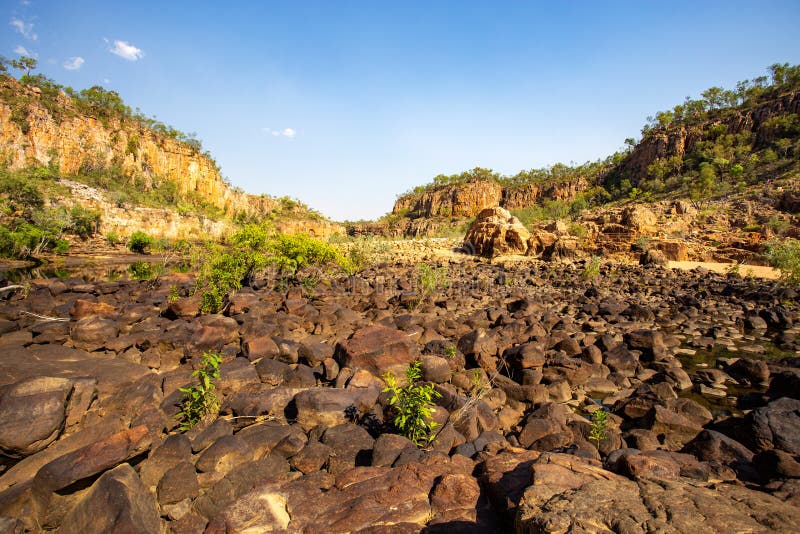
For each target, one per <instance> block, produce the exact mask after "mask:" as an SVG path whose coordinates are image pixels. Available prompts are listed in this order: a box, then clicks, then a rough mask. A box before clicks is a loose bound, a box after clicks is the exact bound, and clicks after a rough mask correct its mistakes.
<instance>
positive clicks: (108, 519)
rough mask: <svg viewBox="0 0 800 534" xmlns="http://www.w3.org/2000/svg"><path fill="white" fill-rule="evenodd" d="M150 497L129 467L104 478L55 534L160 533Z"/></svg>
mask: <svg viewBox="0 0 800 534" xmlns="http://www.w3.org/2000/svg"><path fill="white" fill-rule="evenodd" d="M158 515H159V514H158V508H157V506H156V501H155V498H154V497H153V494H152V493H150V492H149V491H147V488H145V487H144V484H142V481H141V480H139V477H138V476H137V475H136V471H134V470H133V468H132V467H131V466H130V465H128V464H122V465H120V466H119V467H117V468H115V469H112V470H111V471H108V472H107V473H105V474H103V476H101V477H100V478H99V479H97V482H95V483H94V484H93V485H92V487H91V488H89V491H88V492H87V493H86V494H84V495H83V496H82V497H81V499H80V501H79V502H78V504H77V505H76V506H75V507H74V508H73V509H72V510H71V511H70V512H69V513H68V514H67V516H66V517H65V518H64V521H63V522H62V523H61V526H60V528H59V529H58V532H60V533H64V534H68V533H81V534H94V533H97V534H104V533H106V532H130V533H134V532H160V531H161V523H160V521H159V518H158Z"/></svg>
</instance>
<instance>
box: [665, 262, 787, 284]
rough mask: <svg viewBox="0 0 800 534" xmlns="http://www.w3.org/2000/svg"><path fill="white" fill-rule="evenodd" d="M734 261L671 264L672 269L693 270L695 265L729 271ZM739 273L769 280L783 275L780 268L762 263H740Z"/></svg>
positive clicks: (716, 270) (718, 270) (716, 271)
mask: <svg viewBox="0 0 800 534" xmlns="http://www.w3.org/2000/svg"><path fill="white" fill-rule="evenodd" d="M732 265H736V264H734V263H713V262H709V261H671V262H669V266H670V267H671V268H672V269H682V270H687V271H688V270H691V269H694V268H695V267H703V268H704V269H708V270H709V271H714V272H715V273H722V274H725V273H727V272H728V271H729V270H730V268H731V266H732ZM739 274H740V275H741V276H754V277H756V278H764V279H767V280H777V279H778V278H780V276H781V272H780V271H779V270H778V269H773V268H772V267H764V266H762V265H740V266H739Z"/></svg>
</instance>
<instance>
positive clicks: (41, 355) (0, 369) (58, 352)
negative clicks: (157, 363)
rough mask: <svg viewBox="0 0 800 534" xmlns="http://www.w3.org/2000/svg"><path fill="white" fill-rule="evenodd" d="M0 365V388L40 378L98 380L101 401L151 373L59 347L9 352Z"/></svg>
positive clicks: (124, 362) (49, 346)
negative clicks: (87, 378)
mask: <svg viewBox="0 0 800 534" xmlns="http://www.w3.org/2000/svg"><path fill="white" fill-rule="evenodd" d="M0 362H2V363H1V364H0V385H4V384H13V383H15V382H19V381H20V380H23V379H25V378H31V377H40V376H49V377H57V378H59V377H60V378H76V377H86V376H91V377H94V378H97V393H98V398H101V399H102V398H103V397H105V396H108V395H110V394H112V393H114V392H115V391H118V390H119V389H121V388H122V387H124V386H126V385H128V384H131V383H133V382H135V381H136V380H137V379H139V378H141V377H142V376H144V375H146V374H149V373H150V370H149V369H148V368H147V367H146V366H143V365H139V364H136V363H132V362H129V361H126V360H121V359H109V358H98V357H95V356H92V355H91V354H89V353H88V352H85V351H82V350H78V349H71V348H68V347H63V346H61V345H42V346H35V347H34V346H32V347H29V348H16V349H10V350H7V351H4V352H3V354H2V355H0Z"/></svg>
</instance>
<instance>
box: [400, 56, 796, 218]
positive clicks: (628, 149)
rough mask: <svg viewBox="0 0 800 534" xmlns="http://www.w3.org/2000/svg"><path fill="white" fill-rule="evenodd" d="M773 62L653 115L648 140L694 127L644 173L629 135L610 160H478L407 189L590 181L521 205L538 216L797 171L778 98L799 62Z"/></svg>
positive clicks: (716, 189) (703, 195)
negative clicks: (765, 114) (511, 170)
mask: <svg viewBox="0 0 800 534" xmlns="http://www.w3.org/2000/svg"><path fill="white" fill-rule="evenodd" d="M768 70H769V76H759V77H757V78H754V79H752V80H746V81H742V82H739V83H738V84H737V85H736V88H735V89H732V90H728V89H723V88H720V87H712V88H710V89H707V90H706V91H703V93H702V94H701V98H699V99H692V98H689V97H687V98H686V100H685V101H684V102H683V103H682V104H679V105H677V106H675V107H674V108H673V109H671V110H668V111H662V112H659V113H656V114H655V116H653V117H648V120H647V124H646V125H645V126H644V128H643V129H642V140H641V143H648V142H652V141H653V140H654V139H657V138H659V136H669V135H672V134H679V133H687V134H690V135H688V138H690V141H691V142H687V143H686V148H687V150H686V152H685V153H684V154H682V155H678V154H669V155H668V156H667V157H664V158H660V159H656V160H655V161H653V162H652V163H650V164H649V166H648V167H647V170H646V173H645V174H644V175H637V174H635V173H633V172H632V171H631V170H630V167H631V165H630V163H631V162H632V161H633V160H634V159H635V158H637V157H638V156H639V155H638V154H637V153H636V150H635V149H636V147H637V146H638V145H637V142H636V141H635V140H634V139H632V138H629V139H626V140H625V147H624V148H623V149H622V150H621V151H619V152H617V153H615V154H613V155H611V156H609V157H608V158H606V159H604V160H598V161H595V162H586V163H583V164H580V165H565V164H563V163H556V164H554V165H552V166H549V167H544V168H539V169H531V170H526V171H520V172H518V173H517V174H515V175H513V176H504V175H501V174H499V173H497V172H494V171H492V170H491V169H484V168H480V167H478V168H475V169H472V170H470V171H465V172H462V173H457V174H452V175H449V176H448V175H442V174H440V175H438V176H436V177H434V178H433V180H432V181H431V182H430V183H428V184H425V185H420V186H418V187H415V188H414V189H412V190H410V191H407V192H406V193H403V194H402V195H400V197H403V196H407V195H412V196H413V195H419V194H422V193H425V192H428V191H433V190H437V189H441V188H444V187H447V186H453V185H462V184H465V183H469V182H475V181H492V182H495V183H497V184H500V185H501V186H503V187H505V188H515V187H524V186H528V185H536V186H539V187H542V186H552V185H556V184H559V183H564V182H568V181H577V180H583V181H584V182H585V183H586V184H587V188H588V189H587V191H585V192H584V193H582V194H580V195H579V196H578V197H577V198H576V199H574V200H572V201H556V200H552V199H544V200H543V201H542V203H541V204H539V205H535V206H530V207H528V208H525V209H524V210H520V211H519V213H517V214H518V215H521V216H522V217H523V218H525V219H526V220H528V221H536V220H541V219H544V218H569V217H570V215H572V216H574V215H575V213H576V212H577V213H579V212H580V211H581V210H582V209H584V208H585V207H587V206H591V205H592V204H599V203H603V202H606V201H609V200H614V199H621V198H630V199H634V200H636V199H641V200H651V199H655V198H657V197H659V196H665V195H674V196H681V197H686V198H690V199H691V200H693V201H694V202H696V203H698V204H701V203H703V202H704V201H705V200H707V199H709V198H712V197H715V196H720V195H725V194H729V193H734V192H737V191H742V190H743V189H744V188H746V187H747V186H749V185H752V184H756V183H760V182H763V181H764V180H768V179H773V178H780V177H782V176H787V175H792V174H794V173H797V172H798V171H799V170H800V169H799V167H800V166H798V155H800V117H798V114H797V113H791V112H789V111H781V106H780V105H773V104H774V103H775V102H777V101H778V100H779V99H781V98H784V97H787V96H789V95H793V94H796V93H797V91H799V90H800V66H796V65H790V64H788V63H783V64H774V65H771V66H770V67H769V69H768ZM760 106H767V107H770V106H772V107H771V108H770V117H769V118H768V119H767V120H766V121H764V122H763V123H758V124H749V123H747V122H746V121H741V120H739V119H741V118H742V117H744V116H745V115H746V114H747V113H749V112H751V111H753V110H755V109H756V108H759V107H760ZM754 128H757V130H755V129H754Z"/></svg>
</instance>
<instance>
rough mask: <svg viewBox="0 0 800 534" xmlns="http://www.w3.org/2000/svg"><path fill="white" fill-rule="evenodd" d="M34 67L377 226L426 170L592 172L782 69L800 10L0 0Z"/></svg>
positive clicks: (15, 43)
mask: <svg viewBox="0 0 800 534" xmlns="http://www.w3.org/2000/svg"><path fill="white" fill-rule="evenodd" d="M0 16H2V17H5V19H6V22H5V29H4V30H3V31H0V54H3V55H5V56H8V57H16V55H17V53H18V52H20V51H23V49H24V50H25V51H27V52H28V53H31V54H36V56H37V57H38V59H39V64H40V69H39V70H40V71H41V72H43V73H45V74H46V75H48V76H50V77H52V78H54V79H55V80H56V81H58V82H60V83H62V84H65V85H71V86H73V87H75V88H84V87H89V86H91V85H94V84H103V85H105V86H106V87H107V88H109V89H114V90H116V91H118V92H119V93H120V94H121V95H122V97H123V98H124V100H125V101H126V103H128V104H129V105H130V106H131V107H134V108H135V107H139V108H141V110H142V111H143V112H145V113H146V114H149V115H155V116H156V117H157V118H158V119H159V120H161V121H163V122H166V123H168V124H170V125H173V126H175V127H176V128H179V129H181V130H183V131H186V132H197V134H198V136H199V138H200V139H202V141H203V145H204V147H205V148H206V149H208V150H210V151H211V153H212V154H213V155H214V156H215V158H216V159H217V161H218V162H219V164H220V165H221V167H222V171H223V174H224V175H225V176H227V177H228V178H229V179H230V180H231V181H232V183H233V184H234V185H238V186H240V187H242V188H243V189H244V190H246V191H248V192H251V193H255V194H260V193H267V194H272V195H289V196H292V197H296V198H299V199H301V200H302V201H304V202H306V203H308V204H309V205H311V206H312V207H314V208H316V209H319V210H321V211H322V212H323V213H324V214H326V215H328V216H330V217H332V218H333V219H336V220H343V219H359V218H375V217H377V216H380V215H381V214H383V213H385V212H387V211H389V210H391V207H392V203H393V202H394V199H395V197H396V195H397V194H398V193H401V192H403V191H405V190H407V189H409V188H411V187H413V186H415V185H419V184H422V183H426V182H428V181H430V179H431V178H432V177H433V176H435V175H436V174H439V173H446V174H450V173H454V172H460V171H462V170H466V169H470V168H472V167H475V166H483V167H489V168H492V169H495V170H497V171H499V172H502V173H505V174H513V173H515V172H517V171H519V170H520V169H528V168H532V167H541V166H546V165H549V164H553V163H556V162H565V163H569V162H570V161H574V162H583V161H586V160H595V159H598V158H604V157H605V156H607V155H609V154H610V153H612V152H614V151H615V150H617V149H618V148H620V147H621V146H622V145H623V141H624V139H625V138H627V137H638V135H639V132H640V130H641V126H642V125H643V124H644V121H645V118H646V117H647V116H648V115H652V114H654V113H655V112H656V111H659V110H662V109H667V108H671V107H672V106H673V105H675V104H677V103H679V102H681V101H682V100H683V98H684V97H685V96H687V95H691V96H698V95H699V93H700V92H701V91H702V90H704V89H706V88H708V87H710V86H713V85H720V86H724V87H733V86H734V84H735V82H736V81H738V80H742V79H748V78H752V77H755V76H759V75H762V74H765V73H766V72H765V69H766V67H767V65H770V64H772V63H776V62H789V63H794V64H796V63H800V33H799V32H798V29H797V28H798V21H800V2H797V1H796V0H792V1H758V2H757V1H752V2H739V1H719V2H717V1H706V2H698V1H692V2H683V1H672V2H641V1H638V2H596V1H592V2H589V1H586V2H580V1H575V2H555V1H553V2H500V1H498V2H488V1H486V2H477V1H475V2H470V1H460V2H457V1H453V2H448V1H428V2H412V1H407V2H388V1H384V2H381V1H366V0H365V1H359V2H356V1H344V0H339V1H320V2H301V1H296V2H289V1H286V2H277V1H264V2H245V1H241V2H233V1H231V2H210V1H209V2H203V1H199V0H196V1H193V2H184V1H170V2H154V1H147V0H138V1H137V2H114V1H108V0H106V1H103V2H83V1H80V0H74V1H70V2H63V1H58V2H55V1H53V2H46V1H38V0H28V1H19V0H7V1H6V2H3V3H2V5H1V6H0Z"/></svg>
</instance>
